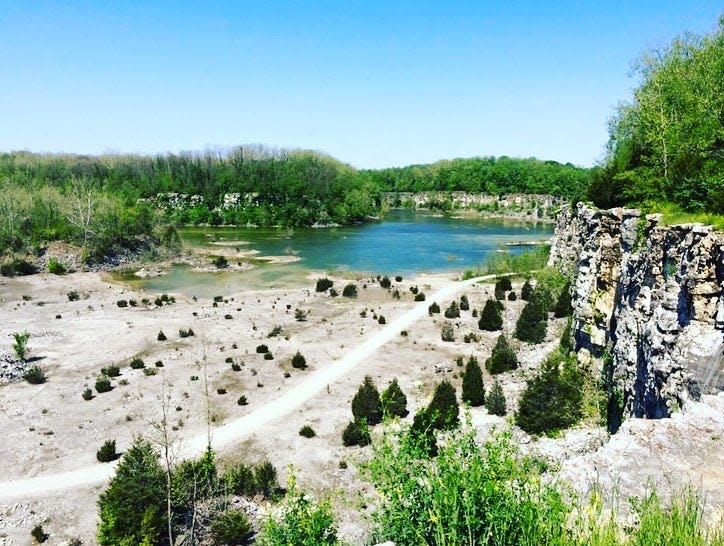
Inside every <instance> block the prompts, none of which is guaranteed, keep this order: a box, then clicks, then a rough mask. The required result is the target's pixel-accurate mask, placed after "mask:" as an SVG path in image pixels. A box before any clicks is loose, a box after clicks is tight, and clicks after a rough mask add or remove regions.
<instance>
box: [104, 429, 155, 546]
mask: <svg viewBox="0 0 724 546" xmlns="http://www.w3.org/2000/svg"><path fill="white" fill-rule="evenodd" d="M165 497H166V478H165V476H164V472H163V469H162V468H161V466H160V465H159V463H158V456H157V454H156V452H155V451H154V449H153V448H152V447H151V444H150V443H149V442H147V441H145V440H142V439H140V438H137V439H136V440H135V441H134V443H133V445H132V446H131V447H130V449H129V450H128V451H127V452H126V454H125V455H124V456H123V457H122V458H121V462H120V463H119V464H118V467H117V468H116V474H115V476H114V477H113V478H112V479H111V481H110V483H109V484H108V488H107V489H106V490H105V491H104V492H103V493H101V495H100V498H99V500H98V508H99V516H100V524H99V526H98V543H99V544H100V545H101V546H118V545H122V546H125V545H128V546H130V545H132V544H138V545H146V546H152V545H155V544H158V543H159V540H160V536H161V533H162V532H163V530H164V528H165V525H166V523H165V515H164V514H165V506H164V505H165Z"/></svg>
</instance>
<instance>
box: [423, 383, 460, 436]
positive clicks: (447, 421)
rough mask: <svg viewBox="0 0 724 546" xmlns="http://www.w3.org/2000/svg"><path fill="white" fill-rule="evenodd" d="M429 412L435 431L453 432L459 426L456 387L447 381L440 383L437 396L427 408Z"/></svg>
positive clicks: (436, 390)
mask: <svg viewBox="0 0 724 546" xmlns="http://www.w3.org/2000/svg"><path fill="white" fill-rule="evenodd" d="M427 412H428V414H429V415H430V418H431V419H432V426H433V428H435V429H439V430H452V429H453V428H455V427H457V426H458V424H459V422H460V419H459V413H460V408H459V407H458V401H457V399H456V397H455V387H453V386H452V385H451V384H450V383H449V382H448V381H447V380H444V381H442V382H441V383H438V384H437V386H436V387H435V394H433V397H432V401H430V405H429V406H428V407H427Z"/></svg>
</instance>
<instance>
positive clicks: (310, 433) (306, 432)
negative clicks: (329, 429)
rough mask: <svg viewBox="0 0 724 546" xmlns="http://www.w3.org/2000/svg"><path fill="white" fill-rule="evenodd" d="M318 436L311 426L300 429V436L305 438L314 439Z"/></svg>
mask: <svg viewBox="0 0 724 546" xmlns="http://www.w3.org/2000/svg"><path fill="white" fill-rule="evenodd" d="M316 435H317V433H316V432H314V429H313V428H312V427H310V426H309V425H304V426H303V427H302V428H300V429H299V436H304V437H305V438H314V437H315V436H316Z"/></svg>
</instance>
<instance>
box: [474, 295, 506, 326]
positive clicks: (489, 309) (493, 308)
mask: <svg viewBox="0 0 724 546" xmlns="http://www.w3.org/2000/svg"><path fill="white" fill-rule="evenodd" d="M502 327H503V316H502V315H501V314H500V309H499V308H498V304H497V303H496V301H495V300H488V301H486V302H485V307H483V311H482V312H481V313H480V319H479V320H478V328H480V329H481V330H486V331H488V332H494V331H495V330H500V329H501V328H502Z"/></svg>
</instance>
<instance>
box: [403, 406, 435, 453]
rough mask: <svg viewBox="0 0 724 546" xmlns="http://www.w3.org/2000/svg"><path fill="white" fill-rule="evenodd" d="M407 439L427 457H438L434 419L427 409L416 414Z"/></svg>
mask: <svg viewBox="0 0 724 546" xmlns="http://www.w3.org/2000/svg"><path fill="white" fill-rule="evenodd" d="M406 439H407V441H408V442H410V443H411V444H412V445H413V446H414V448H415V449H417V450H419V451H420V452H422V454H424V455H425V456H427V457H434V456H435V455H437V438H435V426H434V423H433V417H432V415H431V414H430V411H429V410H428V409H427V408H422V409H421V410H420V411H418V412H417V413H416V414H415V417H414V418H413V420H412V426H411V427H410V430H409V432H408V433H407V437H406Z"/></svg>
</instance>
